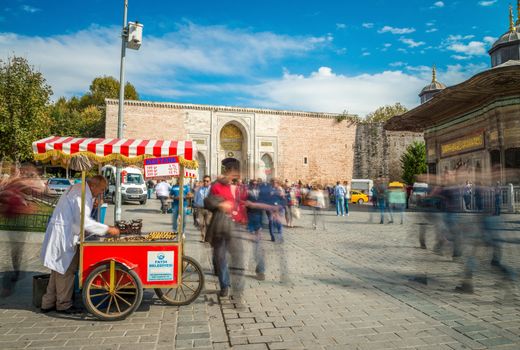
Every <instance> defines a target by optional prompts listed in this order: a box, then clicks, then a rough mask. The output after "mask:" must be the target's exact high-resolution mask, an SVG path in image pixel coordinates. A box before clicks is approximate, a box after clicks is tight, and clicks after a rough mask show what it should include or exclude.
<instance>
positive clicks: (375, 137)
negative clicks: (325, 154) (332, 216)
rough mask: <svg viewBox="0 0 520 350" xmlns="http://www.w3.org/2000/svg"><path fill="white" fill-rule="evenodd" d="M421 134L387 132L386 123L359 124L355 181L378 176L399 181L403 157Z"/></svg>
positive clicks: (356, 142)
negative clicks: (384, 127)
mask: <svg viewBox="0 0 520 350" xmlns="http://www.w3.org/2000/svg"><path fill="white" fill-rule="evenodd" d="M414 141H423V142H424V138H423V134H422V133H414V132H401V131H386V130H384V129H383V124H381V123H378V124H359V125H358V126H357V128H356V137H355V145H354V150H355V151H354V154H355V155H354V178H356V179H375V178H377V177H378V176H379V175H383V176H385V177H388V178H390V180H392V181H394V180H395V181H400V180H401V176H402V170H401V160H400V159H401V155H402V154H403V153H404V152H405V151H406V148H407V147H408V145H410V144H411V143H412V142H414Z"/></svg>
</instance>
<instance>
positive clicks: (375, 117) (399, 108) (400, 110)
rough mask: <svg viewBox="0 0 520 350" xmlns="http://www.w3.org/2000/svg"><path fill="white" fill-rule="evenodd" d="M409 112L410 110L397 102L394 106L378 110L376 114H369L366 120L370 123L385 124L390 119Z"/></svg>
mask: <svg viewBox="0 0 520 350" xmlns="http://www.w3.org/2000/svg"><path fill="white" fill-rule="evenodd" d="M406 112H408V109H407V108H406V107H405V106H403V105H402V104H400V103H399V102H397V103H396V104H395V105H393V106H390V105H388V106H383V107H379V108H378V109H376V110H375V111H374V112H372V113H369V114H367V116H366V118H365V120H366V121H367V122H368V123H385V122H386V121H387V120H388V119H390V118H392V117H395V116H396V115H401V114H404V113H406Z"/></svg>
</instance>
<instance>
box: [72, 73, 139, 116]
mask: <svg viewBox="0 0 520 350" xmlns="http://www.w3.org/2000/svg"><path fill="white" fill-rule="evenodd" d="M118 97H119V81H118V80H117V79H116V78H114V77H107V76H103V77H97V78H95V79H94V80H93V81H92V84H90V91H89V92H88V93H87V94H85V95H83V96H82V97H81V100H80V101H81V102H80V105H81V106H82V107H83V108H85V107H88V106H98V107H101V106H104V104H105V98H118ZM125 100H139V95H138V93H137V91H136V90H135V87H134V86H133V85H132V84H131V83H129V82H127V83H126V84H125Z"/></svg>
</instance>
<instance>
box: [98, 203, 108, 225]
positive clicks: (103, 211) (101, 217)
mask: <svg viewBox="0 0 520 350" xmlns="http://www.w3.org/2000/svg"><path fill="white" fill-rule="evenodd" d="M107 208H108V204H106V203H103V204H101V207H100V208H99V222H100V223H102V224H104V223H105V215H106V213H107Z"/></svg>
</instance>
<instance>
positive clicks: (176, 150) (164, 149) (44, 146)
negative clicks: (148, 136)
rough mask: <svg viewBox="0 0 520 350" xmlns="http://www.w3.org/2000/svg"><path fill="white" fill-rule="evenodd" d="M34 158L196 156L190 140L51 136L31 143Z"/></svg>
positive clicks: (191, 157) (187, 157)
mask: <svg viewBox="0 0 520 350" xmlns="http://www.w3.org/2000/svg"><path fill="white" fill-rule="evenodd" d="M32 146H33V152H34V157H35V159H37V160H46V159H49V158H52V157H64V158H70V157H73V156H74V155H80V154H84V155H86V156H87V157H89V158H94V159H96V160H98V161H104V160H105V159H104V158H105V157H107V160H111V159H123V160H126V161H128V160H132V159H135V160H137V159H141V160H142V159H143V158H146V157H167V156H180V157H182V158H183V159H184V160H187V161H191V160H194V157H196V154H197V152H196V149H195V143H194V142H192V141H163V140H142V139H100V138H74V137H59V136H50V137H47V138H45V139H43V140H39V141H35V142H33V144H32Z"/></svg>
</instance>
